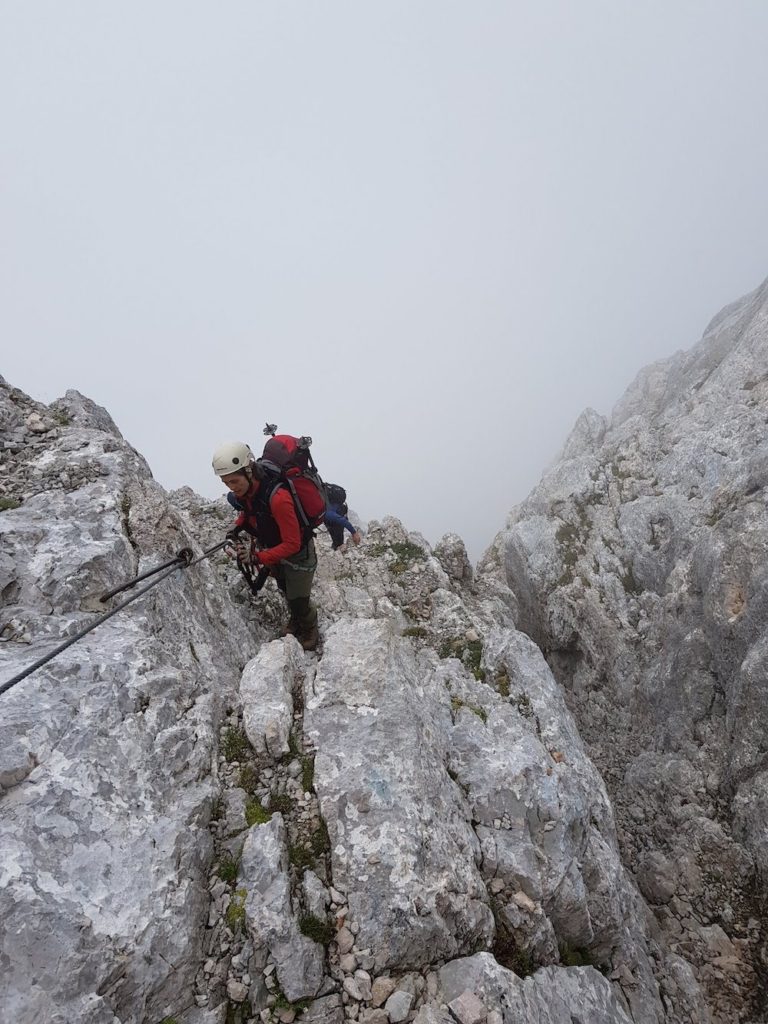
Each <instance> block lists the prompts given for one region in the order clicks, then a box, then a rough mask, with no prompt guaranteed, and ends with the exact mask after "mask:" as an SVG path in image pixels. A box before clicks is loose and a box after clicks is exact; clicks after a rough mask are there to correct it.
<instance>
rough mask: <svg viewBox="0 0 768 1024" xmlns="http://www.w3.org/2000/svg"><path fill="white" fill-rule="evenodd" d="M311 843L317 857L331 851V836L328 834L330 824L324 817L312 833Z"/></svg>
mask: <svg viewBox="0 0 768 1024" xmlns="http://www.w3.org/2000/svg"><path fill="white" fill-rule="evenodd" d="M310 844H311V846H312V853H314V855H315V857H322V856H324V855H325V854H326V853H330V852H331V837H330V836H329V835H328V826H327V825H326V824H325V821H324V820H323V819H322V818H321V819H320V824H319V826H318V827H317V828H316V829H315V831H314V832H313V833H312V839H311V840H310Z"/></svg>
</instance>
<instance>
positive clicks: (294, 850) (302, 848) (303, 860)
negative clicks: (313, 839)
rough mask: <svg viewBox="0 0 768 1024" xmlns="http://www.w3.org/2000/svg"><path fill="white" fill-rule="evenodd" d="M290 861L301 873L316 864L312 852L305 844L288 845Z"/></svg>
mask: <svg viewBox="0 0 768 1024" xmlns="http://www.w3.org/2000/svg"><path fill="white" fill-rule="evenodd" d="M288 860H289V861H290V862H291V864H293V866H294V867H295V868H296V870H297V871H299V872H304V871H306V870H307V868H311V867H312V865H313V863H314V857H313V856H312V851H311V850H310V848H309V847H308V846H307V845H306V844H305V843H303V842H298V843H288Z"/></svg>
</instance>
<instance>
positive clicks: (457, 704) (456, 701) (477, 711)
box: [451, 697, 488, 724]
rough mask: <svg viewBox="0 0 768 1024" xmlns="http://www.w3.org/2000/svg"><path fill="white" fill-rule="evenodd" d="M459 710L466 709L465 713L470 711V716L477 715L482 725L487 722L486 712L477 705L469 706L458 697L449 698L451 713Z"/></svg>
mask: <svg viewBox="0 0 768 1024" xmlns="http://www.w3.org/2000/svg"><path fill="white" fill-rule="evenodd" d="M461 708H466V709H467V711H471V712H472V714H474V715H477V717H478V718H479V719H480V721H481V722H482V723H483V724H485V723H486V722H487V721H488V712H487V711H485V710H484V709H483V708H481V707H478V706H477V704H469V703H467V701H464V700H462V699H461V698H460V697H451V711H453V713H454V714H456V712H457V711H459V710H460V709H461Z"/></svg>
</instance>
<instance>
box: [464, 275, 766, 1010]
mask: <svg viewBox="0 0 768 1024" xmlns="http://www.w3.org/2000/svg"><path fill="white" fill-rule="evenodd" d="M767 416H768V282H766V283H764V284H763V285H762V286H761V287H760V288H758V289H757V290H756V291H755V292H753V293H752V294H750V295H748V296H746V297H745V298H744V299H741V300H739V301H738V302H736V303H733V304H732V305H731V306H729V307H727V308H726V309H725V310H723V312H722V313H721V314H719V315H718V316H717V317H715V318H714V319H713V321H712V323H711V324H710V325H709V326H708V328H707V330H706V331H705V333H704V336H703V338H702V340H701V341H700V342H699V344H698V345H696V346H695V347H694V348H693V349H692V350H691V351H689V352H685V353H683V352H679V353H677V354H676V355H675V356H673V357H671V358H670V359H667V360H663V361H661V362H659V363H655V364H654V365H653V366H650V367H647V368H646V369H644V370H643V371H641V373H640V374H639V375H638V377H637V379H636V380H635V381H634V382H633V384H632V385H631V387H630V388H629V389H628V391H627V393H626V394H625V395H624V397H623V398H622V399H621V400H620V401H619V402H618V403H617V405H616V407H615V408H614V410H613V414H612V416H611V418H610V421H601V420H600V418H599V417H596V414H593V413H589V414H588V415H587V416H586V417H582V419H581V420H580V421H579V423H578V424H577V426H576V428H575V430H574V432H573V434H572V436H571V438H569V440H568V442H567V443H566V446H565V448H564V450H563V453H562V455H561V457H560V459H559V460H557V461H556V463H555V464H554V465H553V466H552V467H551V468H550V470H549V471H548V472H547V473H546V474H545V476H544V478H543V479H542V481H541V483H540V484H539V486H538V487H537V488H536V489H535V490H534V491H533V493H532V494H531V495H530V496H529V498H528V499H526V501H524V502H523V503H522V504H521V505H520V506H519V507H518V508H517V509H515V510H514V512H513V513H512V515H511V516H510V519H509V522H508V525H507V527H506V528H505V529H504V530H503V531H502V533H501V534H500V535H499V537H498V538H497V539H496V541H495V542H494V545H493V546H492V549H491V553H490V555H489V558H488V559H487V561H484V562H483V564H482V566H481V570H480V572H479V574H478V581H479V582H480V584H481V585H482V580H483V579H484V578H485V577H486V574H487V576H488V578H489V579H491V580H493V581H494V583H497V581H498V579H499V566H500V565H501V566H502V567H503V579H504V581H505V582H506V583H507V584H508V585H509V586H510V587H511V588H512V589H513V590H514V591H515V594H516V597H517V604H518V614H517V623H518V625H519V626H520V627H521V628H522V629H523V630H524V631H525V632H526V633H528V634H529V635H530V636H531V637H532V638H533V639H534V640H535V641H536V643H538V644H539V645H540V646H541V647H542V648H543V649H544V650H545V651H546V652H547V658H548V661H549V663H550V665H551V666H552V668H553V670H554V672H555V675H556V676H557V678H558V681H559V682H560V683H561V684H562V685H563V687H564V688H565V690H566V693H567V695H568V702H569V706H570V708H571V709H572V711H573V712H574V715H575V717H576V720H577V723H578V727H579V730H580V732H581V734H582V736H583V738H584V739H585V741H586V743H587V745H588V749H589V752H590V755H591V757H592V759H593V760H594V761H595V763H596V766H597V767H598V769H599V770H600V772H601V774H602V775H603V777H604V778H605V780H606V783H607V785H608V791H609V793H610V795H611V799H612V802H613V804H614V807H615V810H616V814H617V816H618V822H619V826H620V828H621V830H622V834H623V836H624V837H625V838H624V843H623V845H624V849H625V852H626V856H627V859H628V863H629V866H630V867H631V868H632V869H633V870H634V871H635V873H636V875H637V878H638V881H639V882H640V885H641V887H642V889H643V892H644V893H645V894H646V895H647V896H648V898H649V899H650V900H651V901H652V902H653V903H655V904H657V905H663V906H665V907H666V908H667V909H666V910H665V911H664V913H663V914H661V915H660V921H661V924H662V929H663V933H664V935H665V937H666V938H667V939H668V940H671V941H672V942H673V943H674V944H675V945H676V946H679V947H680V948H685V949H688V950H692V951H693V950H695V951H696V952H695V953H694V954H693V955H694V958H704V959H706V958H707V956H708V954H707V952H706V943H705V942H703V940H702V938H701V935H700V929H699V927H698V925H697V923H696V919H695V918H699V919H705V920H709V919H716V918H718V917H719V915H720V911H721V908H722V906H723V902H724V901H725V900H728V901H729V902H730V903H732V904H736V905H738V906H739V907H740V908H741V909H740V911H739V912H738V915H737V916H736V917H734V919H733V920H732V922H731V927H732V928H733V929H734V932H733V934H739V933H742V934H743V933H745V932H746V930H747V926H748V920H749V918H750V916H753V915H754V914H755V913H759V909H758V908H759V907H760V906H762V903H763V902H764V899H765V882H764V880H765V878H766V877H768V871H767V870H766V869H767V868H768V856H767V855H766V846H765V842H764V822H765V813H766V809H767V808H768V774H767V773H766V772H765V771H764V764H765V756H766V736H768V711H767V710H766V709H768V699H767V698H768V671H766V669H768V641H767V640H766V636H765V628H764V624H765V617H766V609H767V608H768V554H767V552H768V518H767V517H766V507H767V506H768V490H767V489H766V488H767V486H768V470H767V468H766V467H768V436H767V435H766V429H765V424H766V417H767ZM758 879H762V881H758ZM678 896H679V897H680V898H681V899H682V900H683V901H685V902H687V903H689V904H690V905H692V906H695V907H696V915H695V917H694V916H692V915H690V914H687V913H686V912H685V911H684V909H683V910H682V911H681V909H680V907H681V906H682V904H680V906H678V904H677V903H675V898H676V897H678ZM747 960H750V961H751V967H750V966H749V964H746V965H743V969H740V971H739V972H738V975H737V974H734V975H732V976H731V977H727V976H723V977H720V976H719V975H718V973H715V971H713V970H707V971H706V972H704V977H705V979H706V983H707V988H708V992H709V997H710V1002H711V1003H712V1005H715V1004H717V1006H718V1007H719V1010H718V1012H719V1013H720V1014H721V1015H722V1016H724V1017H725V1018H727V1019H729V1020H730V1019H732V1020H734V1021H735V1020H739V1019H749V1018H750V1015H751V1014H752V1013H753V1012H754V1011H752V1010H750V999H759V996H758V993H759V991H760V988H761V982H760V981H759V976H760V972H761V971H762V967H761V966H760V954H759V951H758V950H757V949H756V948H754V947H753V948H752V951H751V954H750V955H748V956H747ZM670 965H672V961H670ZM671 969H672V968H671V966H670V970H671ZM720 974H722V972H720ZM674 989H675V986H674V985H670V993H671V994H670V995H669V997H668V998H669V999H670V1001H671V1004H674V1003H675V999H676V998H677V996H676V994H675V991H674ZM675 1012H677V1011H675Z"/></svg>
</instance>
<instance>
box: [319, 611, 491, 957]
mask: <svg viewBox="0 0 768 1024" xmlns="http://www.w3.org/2000/svg"><path fill="white" fill-rule="evenodd" d="M432 675H433V673H431V672H430V671H429V665H428V664H419V662H418V660H417V655H416V653H415V652H414V650H413V648H412V646H411V645H410V644H409V643H407V642H406V641H404V640H403V639H401V638H400V637H398V636H397V635H396V634H395V632H394V629H393V627H392V625H391V624H390V623H389V622H387V621H381V620H376V621H373V620H356V621H342V622H340V623H338V624H336V625H334V626H332V627H331V628H330V629H329V630H328V632H327V634H326V638H325V648H324V653H323V658H322V659H321V661H320V664H319V666H318V670H317V675H316V678H315V680H314V684H313V686H312V688H311V690H308V692H307V694H306V698H305V734H306V736H307V738H308V740H309V742H310V743H311V744H312V745H313V746H314V748H315V749H316V751H317V755H316V758H315V788H316V790H317V793H318V796H319V799H320V807H321V812H322V814H323V817H324V818H325V820H326V822H327V824H328V829H329V834H330V837H331V857H332V865H333V878H334V884H335V885H337V886H338V887H340V888H341V889H342V890H343V891H344V892H345V893H346V895H347V899H348V901H349V906H350V918H351V919H352V920H354V921H355V922H357V923H358V924H359V928H360V931H359V935H358V936H357V944H358V945H359V946H360V947H361V948H365V947H370V949H371V950H372V955H373V956H374V957H375V960H376V964H377V968H378V969H382V968H383V967H386V966H390V965H395V964H398V965H400V966H408V965H411V966H421V965H422V964H427V963H430V962H432V961H433V960H434V959H435V958H437V957H440V956H451V955H455V953H456V952H459V951H460V950H467V949H470V948H475V947H476V946H477V944H478V943H481V944H486V943H490V942H491V941H492V936H493V917H492V914H491V911H490V908H489V906H488V896H487V892H486V890H485V885H484V884H483V881H482V878H481V876H480V874H479V872H478V869H477V863H476V861H477V860H479V845H478V842H477V838H476V836H475V834H474V832H473V831H472V828H471V825H470V823H469V822H468V820H467V818H466V815H465V809H464V807H463V805H462V802H461V800H460V797H459V795H458V794H457V791H456V787H455V785H454V784H453V783H452V782H451V780H450V777H449V776H448V773H447V771H446V768H445V764H446V761H447V746H446V744H447V728H448V726H449V725H450V716H449V713H448V703H447V700H446V699H445V698H444V695H443V694H441V693H440V690H439V689H438V686H439V684H437V683H436V682H435V681H434V680H433V679H432ZM441 701H443V702H444V706H443V709H442V710H441Z"/></svg>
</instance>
